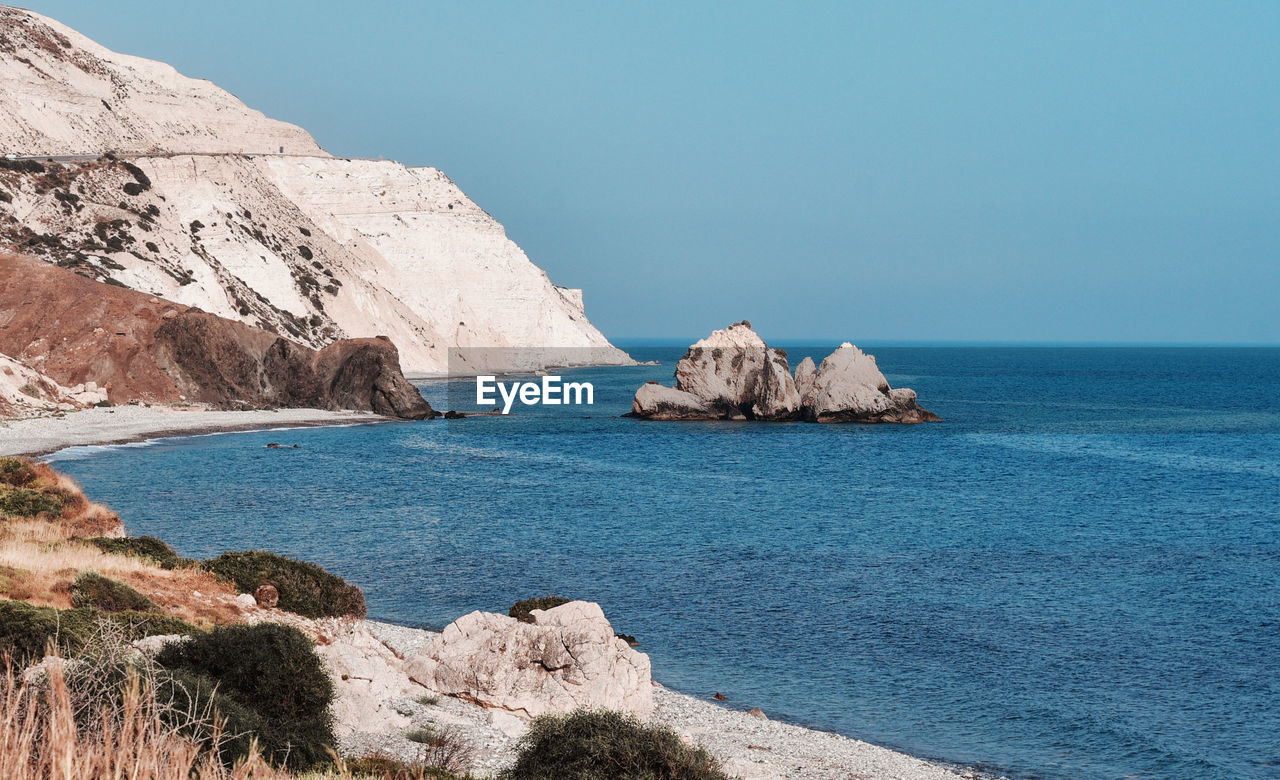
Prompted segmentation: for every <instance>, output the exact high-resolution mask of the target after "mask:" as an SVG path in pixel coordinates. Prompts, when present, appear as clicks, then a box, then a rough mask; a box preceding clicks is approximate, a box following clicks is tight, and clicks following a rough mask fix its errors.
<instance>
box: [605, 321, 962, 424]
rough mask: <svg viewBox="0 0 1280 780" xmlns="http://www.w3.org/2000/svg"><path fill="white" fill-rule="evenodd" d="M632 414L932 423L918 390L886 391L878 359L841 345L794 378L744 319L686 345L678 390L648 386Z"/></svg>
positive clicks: (799, 368) (804, 366)
mask: <svg viewBox="0 0 1280 780" xmlns="http://www.w3.org/2000/svg"><path fill="white" fill-rule="evenodd" d="M630 416H632V417H640V418H643V419H648V420H766V421H786V420H806V421H809V422H899V423H916V422H929V421H933V420H937V419H938V417H937V415H935V414H933V413H932V412H930V411H929V410H927V409H923V408H921V407H920V406H918V405H917V404H916V393H915V391H914V390H911V389H908V388H891V387H889V382H888V380H887V379H885V376H884V374H882V373H880V369H879V368H878V367H877V366H876V359H875V358H874V357H872V356H871V355H868V354H866V353H864V352H863V351H862V350H860V349H858V348H857V347H855V346H853V345H852V344H849V343H845V344H842V345H841V346H840V348H839V349H837V350H836V351H835V352H832V353H831V354H830V355H828V356H827V358H826V359H825V360H823V361H822V365H821V366H818V367H817V368H815V367H814V363H813V360H812V359H810V358H807V357H806V358H805V359H804V360H802V361H801V362H800V365H798V366H796V373H795V376H794V377H793V376H792V375H791V371H790V369H789V367H788V365H787V354H786V353H785V352H783V351H782V350H778V349H771V348H770V347H769V346H768V345H767V344H765V343H764V341H763V340H761V338H760V337H759V336H757V335H756V333H755V331H753V330H752V329H751V323H749V322H747V321H745V320H744V321H742V322H739V323H736V324H734V325H730V326H729V327H728V328H725V329H724V330H717V331H714V332H712V334H711V335H710V336H708V337H707V338H705V339H702V340H701V341H698V342H696V343H694V344H693V346H691V347H689V351H688V352H686V353H685V354H684V357H682V358H681V359H680V362H679V363H677V364H676V386H675V387H665V386H663V385H661V384H658V383H657V382H650V383H648V384H645V385H643V386H641V387H640V389H639V390H637V391H636V397H635V400H634V401H633V402H632V405H631V414H630Z"/></svg>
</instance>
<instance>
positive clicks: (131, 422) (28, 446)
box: [0, 404, 392, 458]
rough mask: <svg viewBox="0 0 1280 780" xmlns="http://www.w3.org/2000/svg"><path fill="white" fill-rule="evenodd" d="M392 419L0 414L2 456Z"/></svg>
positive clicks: (305, 414)
mask: <svg viewBox="0 0 1280 780" xmlns="http://www.w3.org/2000/svg"><path fill="white" fill-rule="evenodd" d="M391 419H392V418H389V417H383V416H382V415H378V414H374V413H373V412H351V411H329V410H325V409H272V410H253V411H220V410H212V409H204V408H200V407H194V406H166V405H162V404H154V405H151V406H134V405H127V406H113V407H105V408H103V407H96V408H91V409H83V410H80V411H75V412H67V413H66V414H65V415H63V416H47V417H28V418H21V419H10V420H0V456H8V455H24V456H27V457H33V458H34V457H43V456H45V455H49V454H51V453H54V452H57V451H59V450H63V449H66V448H68V447H82V446H89V445H111V444H129V443H133V442H140V441H148V440H150V439H159V438H164V437H168V436H201V435H205V434H211V433H236V432H245V431H254V430H268V429H272V428H312V427H319V426H326V425H359V424H372V423H381V422H390V421H391Z"/></svg>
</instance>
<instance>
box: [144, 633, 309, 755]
mask: <svg viewBox="0 0 1280 780" xmlns="http://www.w3.org/2000/svg"><path fill="white" fill-rule="evenodd" d="M156 662H157V663H159V664H160V665H161V666H163V667H165V668H167V669H171V670H184V671H187V672H190V673H193V674H197V675H203V676H205V677H208V678H209V679H210V680H213V681H215V682H216V683H217V684H218V691H219V692H220V693H221V694H222V695H225V696H227V697H229V698H230V699H232V700H234V701H235V702H236V703H237V704H239V705H241V706H242V707H244V708H245V709H247V710H250V711H252V712H253V713H254V714H255V715H256V716H257V718H258V725H257V728H256V729H255V730H256V733H257V735H258V745H259V747H260V748H261V749H262V751H263V754H264V755H265V756H266V757H267V758H268V759H269V760H270V761H272V762H273V763H276V764H278V765H284V766H287V767H288V768H290V769H295V770H300V769H308V768H311V767H314V766H317V765H319V764H322V763H325V762H327V761H328V760H329V751H330V750H331V749H332V747H333V745H334V735H333V717H332V715H331V714H330V712H329V704H330V702H332V700H333V695H334V690H333V681H332V680H330V679H329V674H328V672H327V671H326V670H325V668H324V663H323V662H322V661H321V660H320V657H319V656H317V655H316V652H315V649H314V648H313V647H312V645H311V641H310V640H309V639H307V638H306V636H304V635H303V634H302V632H301V631H299V630H298V629H296V628H294V627H293V626H288V625H284V624H283V623H259V624H258V625H254V626H245V625H230V626H222V627H219V628H215V629H214V630H213V631H211V632H210V633H208V634H202V635H197V636H193V637H192V638H190V639H188V640H187V641H185V642H175V643H172V644H169V645H166V646H165V647H164V648H163V649H162V650H161V651H160V653H159V654H158V655H157V656H156Z"/></svg>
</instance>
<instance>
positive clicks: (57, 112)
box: [0, 6, 325, 156]
mask: <svg viewBox="0 0 1280 780" xmlns="http://www.w3.org/2000/svg"><path fill="white" fill-rule="evenodd" d="M0 104H2V105H3V106H4V110H3V111H0V147H2V148H3V151H4V152H6V153H12V154H16V155H20V156H24V155H84V154H87V155H98V154H101V153H102V152H105V151H110V150H114V151H119V152H200V153H215V154H216V153H226V154H238V153H267V152H273V153H279V152H280V149H281V147H283V148H284V153H285V154H313V155H323V154H325V152H324V150H322V149H321V148H320V147H319V146H318V145H316V142H315V140H314V139H312V138H311V136H310V135H308V134H307V132H306V131H305V130H303V129H302V128H300V127H296V126H294V125H290V124H287V123H285V122H278V121H276V120H274V119H268V118H267V117H265V116H263V115H262V114H261V113H260V112H258V111H254V110H252V109H250V108H248V107H247V106H245V105H244V104H243V103H241V102H240V101H239V100H238V99H237V98H236V97H235V96H234V95H232V94H231V93H230V92H227V91H226V90H223V89H219V88H218V87H217V86H215V85H214V84H212V83H210V82H208V81H204V80H199V79H191V78H187V77H186V76H183V75H182V74H181V73H178V71H176V70H174V69H173V68H172V67H171V66H169V65H166V64H164V63H162V62H155V61H154V60H148V59H143V58H142V57H131V56H128V55H125V54H117V53H116V52H113V51H110V50H108V49H106V48H105V47H103V46H100V45H98V44H97V43H95V42H94V41H91V40H89V39H88V38H86V37H85V36H83V35H81V34H80V33H78V32H76V31H75V30H72V29H71V28H69V27H67V26H65V25H63V24H60V23H59V22H56V21H54V20H53V19H49V18H48V17H45V16H41V15H40V14H37V13H34V12H32V11H27V10H24V9H21V8H10V7H5V6H0Z"/></svg>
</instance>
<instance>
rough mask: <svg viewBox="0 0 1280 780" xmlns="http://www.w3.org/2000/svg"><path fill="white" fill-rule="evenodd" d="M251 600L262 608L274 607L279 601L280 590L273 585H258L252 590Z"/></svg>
mask: <svg viewBox="0 0 1280 780" xmlns="http://www.w3.org/2000/svg"><path fill="white" fill-rule="evenodd" d="M253 601H254V603H255V604H257V605H258V606H259V607H262V608H263V609H275V608H276V605H277V604H279V603H280V591H278V590H276V586H274V585H259V586H258V589H257V590H255V591H254V592H253Z"/></svg>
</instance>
